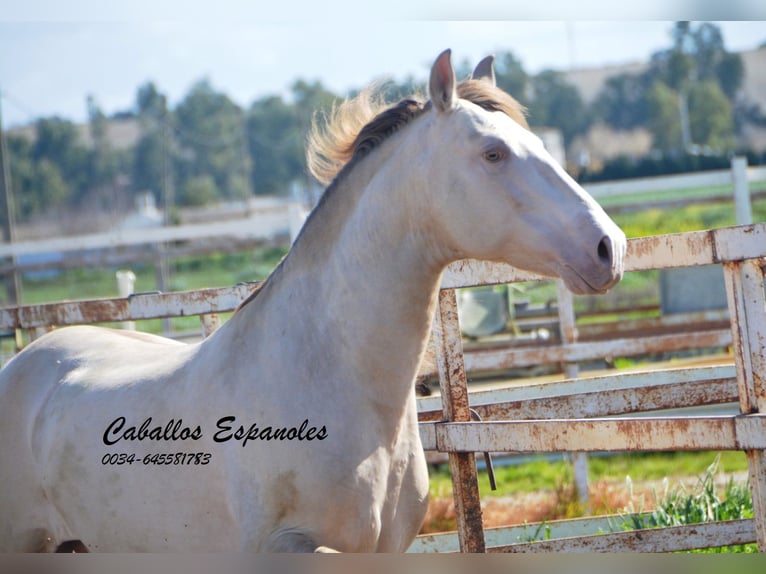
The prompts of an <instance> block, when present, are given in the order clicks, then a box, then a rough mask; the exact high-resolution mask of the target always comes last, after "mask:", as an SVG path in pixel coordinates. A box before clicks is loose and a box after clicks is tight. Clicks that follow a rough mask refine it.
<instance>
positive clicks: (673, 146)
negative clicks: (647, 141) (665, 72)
mask: <svg viewBox="0 0 766 574" xmlns="http://www.w3.org/2000/svg"><path fill="white" fill-rule="evenodd" d="M647 100H648V102H647V103H648V106H649V129H650V131H651V132H652V136H653V138H654V147H656V148H658V149H662V150H679V149H682V148H683V140H682V137H681V119H680V115H679V108H678V106H679V102H678V93H677V92H676V91H675V90H673V89H672V88H670V87H668V86H667V85H666V84H664V83H663V82H655V83H654V85H653V86H652V87H651V88H650V90H649V94H648V98H647Z"/></svg>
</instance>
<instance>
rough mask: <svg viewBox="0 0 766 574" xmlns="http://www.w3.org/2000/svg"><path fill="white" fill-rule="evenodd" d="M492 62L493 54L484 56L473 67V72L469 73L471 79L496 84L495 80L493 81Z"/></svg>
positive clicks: (493, 60) (493, 70)
mask: <svg viewBox="0 0 766 574" xmlns="http://www.w3.org/2000/svg"><path fill="white" fill-rule="evenodd" d="M494 62H495V57H494V56H487V57H486V58H484V59H483V60H482V61H481V62H479V63H478V64H476V68H474V70H473V74H471V79H472V80H482V81H484V82H489V83H490V84H492V85H493V86H496V85H497V82H496V81H495V66H494Z"/></svg>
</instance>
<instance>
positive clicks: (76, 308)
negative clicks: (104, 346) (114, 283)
mask: <svg viewBox="0 0 766 574" xmlns="http://www.w3.org/2000/svg"><path fill="white" fill-rule="evenodd" d="M257 285H258V283H240V284H238V285H234V286H232V287H221V288H214V289H199V290H195V291H182V292H176V293H135V294H133V295H131V296H129V297H124V298H123V297H118V298H111V299H92V300H87V301H64V302H59V303H45V304H41V305H25V306H22V307H9V308H4V309H0V329H7V330H10V329H30V328H36V327H49V326H63V325H77V324H84V323H86V324H87V323H102V322H111V321H137V320H141V319H157V318H163V317H183V316H195V315H203V314H207V313H221V312H225V311H232V310H234V309H236V308H237V306H238V305H239V304H240V303H241V302H242V301H243V299H245V297H247V295H248V294H249V293H250V292H251V291H252V290H253V289H254V288H255V287H256V286H257Z"/></svg>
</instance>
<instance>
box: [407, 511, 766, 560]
mask: <svg viewBox="0 0 766 574" xmlns="http://www.w3.org/2000/svg"><path fill="white" fill-rule="evenodd" d="M650 516H651V513H650V512H643V513H638V514H622V515H620V514H615V515H610V516H599V517H587V518H575V519H569V520H552V521H550V522H536V523H528V524H520V525H514V526H499V527H493V528H487V529H485V531H484V535H485V539H486V543H487V551H488V552H651V551H655V552H674V551H683V550H693V549H697V548H712V547H720V546H731V545H735V544H749V543H751V542H753V541H754V540H755V526H754V521H753V519H752V518H749V519H742V520H728V521H723V522H716V523H706V524H692V525H687V526H684V527H669V528H655V529H651V530H648V529H644V530H626V531H622V525H623V524H631V523H632V519H633V518H636V519H637V520H642V519H646V518H649V517H650ZM615 531H617V532H615ZM611 534H617V535H618V536H614V537H612V536H611ZM687 535H688V536H687ZM543 537H545V540H541V538H543ZM658 538H664V540H661V541H660V544H662V546H659V544H658V543H657V539H658ZM659 548H662V549H661V550H659ZM459 551H460V548H459V545H458V540H457V534H456V533H455V532H439V533H434V534H421V535H420V536H418V537H417V538H415V540H414V541H413V543H412V545H411V546H410V547H409V549H408V550H407V552H413V553H414V552H421V553H422V552H426V553H452V552H459Z"/></svg>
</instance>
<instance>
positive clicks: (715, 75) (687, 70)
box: [647, 22, 744, 150]
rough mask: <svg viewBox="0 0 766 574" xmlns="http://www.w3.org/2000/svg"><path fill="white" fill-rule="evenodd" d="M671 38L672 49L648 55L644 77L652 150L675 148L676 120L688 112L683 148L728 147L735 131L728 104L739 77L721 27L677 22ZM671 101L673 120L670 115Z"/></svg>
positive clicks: (735, 57) (738, 66)
mask: <svg viewBox="0 0 766 574" xmlns="http://www.w3.org/2000/svg"><path fill="white" fill-rule="evenodd" d="M672 38H673V46H672V47H671V48H669V49H666V50H662V51H660V52H657V53H655V54H654V55H653V56H652V59H651V64H650V70H649V72H648V74H647V78H648V79H649V81H650V82H651V83H653V87H652V90H651V92H650V95H649V99H650V110H651V113H652V118H651V120H650V127H651V130H652V133H653V135H654V138H655V146H656V147H658V148H660V149H665V150H669V149H676V148H678V147H679V143H678V139H677V134H676V129H677V127H678V129H681V128H680V125H681V124H680V121H681V120H680V117H681V116H682V115H683V114H684V110H688V120H689V121H688V131H686V132H685V133H686V136H684V137H682V140H685V141H683V143H682V144H681V146H682V147H683V145H684V144H686V145H690V144H695V145H702V146H710V147H713V148H716V149H730V148H731V147H732V145H733V134H734V128H735V123H734V113H733V106H732V101H733V98H734V97H735V95H736V93H737V91H738V90H739V88H740V86H741V84H742V79H743V76H744V68H743V64H742V61H741V58H740V57H739V56H738V55H737V54H730V53H729V52H727V51H726V48H725V46H724V41H723V35H722V34H721V30H720V28H718V27H717V26H716V25H714V24H711V23H709V22H704V23H702V24H698V25H696V26H693V25H692V24H691V23H689V22H677V23H676V24H675V26H674V28H673V31H672ZM673 100H675V101H676V105H675V109H676V114H677V115H678V116H679V119H678V121H675V120H674V119H673V118H672V117H671V116H672V114H673V112H672V110H673V107H674V106H673V105H672V102H673Z"/></svg>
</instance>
